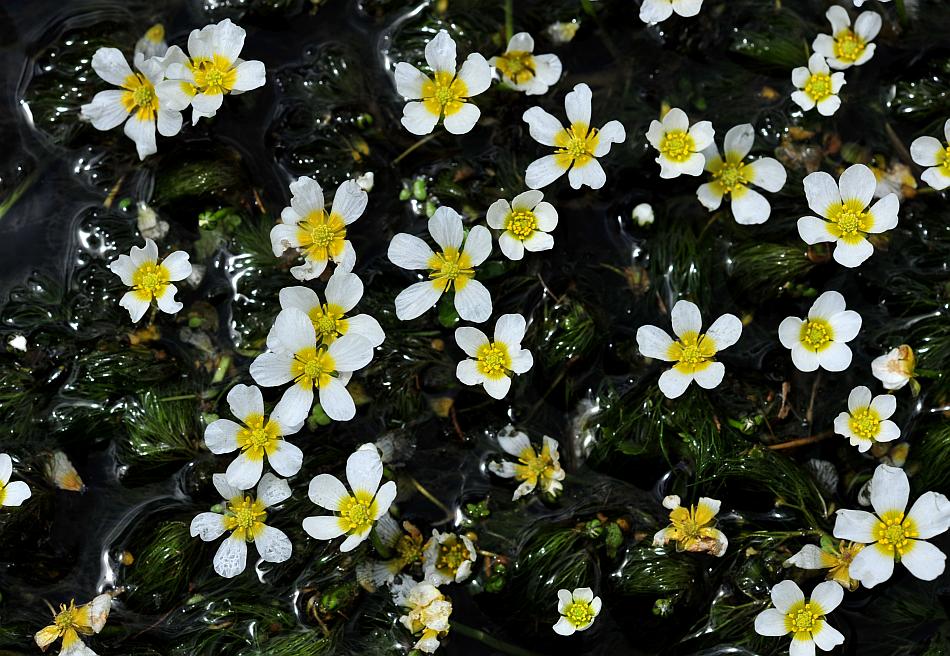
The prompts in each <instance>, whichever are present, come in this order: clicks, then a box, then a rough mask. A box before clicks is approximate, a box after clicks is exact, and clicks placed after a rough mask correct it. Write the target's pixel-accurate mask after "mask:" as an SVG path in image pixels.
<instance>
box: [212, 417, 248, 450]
mask: <svg viewBox="0 0 950 656" xmlns="http://www.w3.org/2000/svg"><path fill="white" fill-rule="evenodd" d="M239 430H241V427H240V426H239V425H238V424H236V423H234V422H233V421H231V420H230V419H218V420H217V421H213V422H211V423H210V424H208V427H207V428H206V429H205V446H207V447H208V450H209V451H211V453H230V452H231V451H234V450H235V449H237V448H238V442H237V434H238V431H239Z"/></svg>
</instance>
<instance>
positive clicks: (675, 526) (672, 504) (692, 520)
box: [653, 494, 729, 557]
mask: <svg viewBox="0 0 950 656" xmlns="http://www.w3.org/2000/svg"><path fill="white" fill-rule="evenodd" d="M721 504H722V502H721V501H719V500H718V499H711V498H709V497H700V498H699V501H698V502H697V503H696V505H695V506H690V507H688V508H687V507H686V506H682V505H680V498H679V497H678V496H677V495H675V494H671V495H669V496H668V497H665V498H664V499H663V507H664V508H666V509H667V510H669V511H670V525H669V526H667V527H666V528H663V529H660V530H659V531H657V532H656V534H655V535H654V536H653V544H654V546H664V545H667V544H669V543H670V542H675V543H676V550H677V551H690V552H694V553H704V552H705V553H709V554H711V555H713V556H718V557H722V556H725V555H726V549H728V548H729V538H727V537H726V534H725V533H723V532H722V531H720V530H719V529H717V528H715V526H714V524H715V521H716V515H718V514H719V507H720V505H721Z"/></svg>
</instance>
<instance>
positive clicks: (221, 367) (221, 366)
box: [211, 355, 231, 385]
mask: <svg viewBox="0 0 950 656" xmlns="http://www.w3.org/2000/svg"><path fill="white" fill-rule="evenodd" d="M230 366H231V356H230V355H225V356H223V357H222V358H221V360H220V362H218V368H217V369H215V370H214V377H213V378H212V379H211V384H212V385H214V384H215V383H220V382H221V381H222V380H224V377H225V375H227V373H228V368H229V367H230Z"/></svg>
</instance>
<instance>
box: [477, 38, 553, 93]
mask: <svg viewBox="0 0 950 656" xmlns="http://www.w3.org/2000/svg"><path fill="white" fill-rule="evenodd" d="M488 63H489V64H491V65H492V66H494V67H495V69H496V70H497V71H498V73H499V74H500V75H501V79H502V80H504V82H505V83H507V84H509V85H511V87H512V88H514V89H516V90H518V91H523V92H524V94H525V95H526V96H537V95H540V94H543V93H547V91H548V87H550V86H551V85H553V84H556V83H557V81H558V79H560V77H561V60H560V59H558V57H557V55H536V54H534V39H532V38H531V35H530V34H528V33H527V32H518V33H517V34H515V35H514V36H512V37H511V39H509V40H508V48H507V49H506V50H505V52H504V53H502V54H501V55H498V56H497V57H492V58H491V59H490V60H488Z"/></svg>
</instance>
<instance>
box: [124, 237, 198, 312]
mask: <svg viewBox="0 0 950 656" xmlns="http://www.w3.org/2000/svg"><path fill="white" fill-rule="evenodd" d="M109 269H110V270H111V271H112V273H114V274H115V275H117V276H119V278H121V279H122V284H124V285H127V286H129V287H131V288H132V291H129V292H126V293H125V295H124V296H123V297H122V300H120V301H119V305H120V306H122V307H124V308H125V309H126V310H128V311H129V315H130V316H131V317H132V321H133V322H135V321H138V320H139V319H141V318H142V316H144V315H145V311H146V310H148V308H149V306H151V304H152V301H153V300H154V301H156V302H157V303H158V309H159V310H161V311H162V312H167V313H168V314H175V313H176V312H178V311H179V310H181V309H182V308H183V307H184V306H183V305H182V304H181V303H179V302H178V301H176V300H175V294H176V293H177V292H178V288H177V287H175V285H173V284H171V283H172V282H177V281H179V280H184V279H185V278H187V277H188V276H190V275H191V263H190V262H189V261H188V253H186V252H185V251H175V252H174V253H172V254H170V255H169V256H168V257H166V258H165V259H164V260H163V261H162V262H161V263H159V261H158V246H156V245H155V242H154V241H152V240H151V239H146V240H145V248H139V247H137V246H133V247H132V250H131V252H130V254H129V255H120V256H119V257H118V259H117V260H115V261H114V262H112V263H111V264H109Z"/></svg>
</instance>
